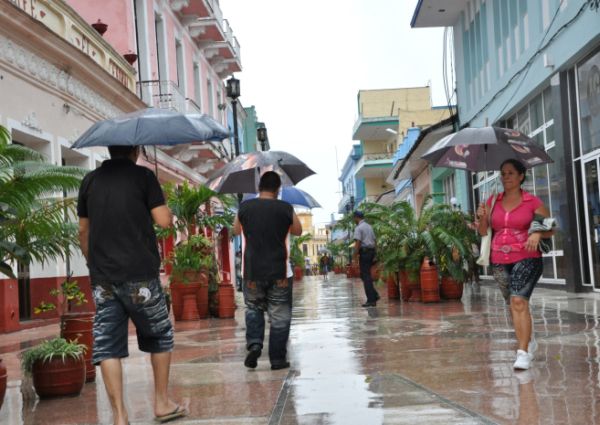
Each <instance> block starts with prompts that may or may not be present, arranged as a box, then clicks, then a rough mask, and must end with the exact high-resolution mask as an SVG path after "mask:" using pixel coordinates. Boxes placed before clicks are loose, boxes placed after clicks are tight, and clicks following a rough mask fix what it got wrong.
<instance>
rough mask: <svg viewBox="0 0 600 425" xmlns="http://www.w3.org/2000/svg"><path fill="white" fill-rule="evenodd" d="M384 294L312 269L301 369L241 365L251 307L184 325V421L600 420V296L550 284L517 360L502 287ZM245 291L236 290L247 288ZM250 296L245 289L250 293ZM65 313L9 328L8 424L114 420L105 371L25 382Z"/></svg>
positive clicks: (146, 368) (346, 424)
mask: <svg viewBox="0 0 600 425" xmlns="http://www.w3.org/2000/svg"><path fill="white" fill-rule="evenodd" d="M380 293H381V294H382V300H381V301H380V302H379V303H378V306H377V307H376V308H368V309H364V308H361V307H360V304H361V302H363V299H364V296H363V291H362V285H361V283H360V281H359V280H356V279H354V280H347V279H345V278H342V277H339V276H336V277H335V278H332V279H330V280H329V281H327V282H324V281H322V280H321V279H319V278H305V279H304V281H303V282H300V283H298V284H296V285H295V288H294V313H293V314H294V319H293V325H292V334H291V341H290V360H291V362H292V367H291V369H289V370H282V371H271V370H270V368H269V363H268V359H267V358H266V357H264V356H263V357H262V358H261V359H259V366H258V368H257V369H256V370H254V371H249V370H246V369H245V368H244V367H243V365H242V362H243V358H244V355H245V344H244V321H243V308H239V309H238V310H237V312H236V317H235V319H229V320H219V319H213V320H203V321H198V322H185V323H183V322H181V323H177V324H176V329H177V332H176V350H175V352H174V355H173V368H172V379H171V382H172V385H171V386H172V392H173V395H174V397H176V398H178V399H180V398H189V399H190V411H191V414H190V416H189V417H188V418H186V419H185V420H181V421H179V422H175V423H180V424H231V425H240V424H252V425H254V424H269V425H275V424H281V425H295V424H301V425H312V424H328V425H329V424H331V425H334V424H336V425H337V424H343V425H352V424H368V425H371V424H373V425H376V424H494V423H497V424H572V425H579V424H594V423H600V418H599V416H600V373H599V372H600V369H599V367H598V363H599V360H600V354H599V347H600V335H599V332H598V320H599V317H600V297H599V296H598V295H596V294H585V295H581V294H566V293H565V292H562V291H551V290H543V289H538V290H536V292H535V293H534V297H533V304H534V320H535V329H536V335H537V339H538V343H539V349H538V351H537V353H536V360H535V362H534V367H533V369H531V370H530V371H526V372H518V373H515V372H514V371H513V370H512V362H513V361H514V349H515V341H514V335H513V332H512V326H511V321H510V315H509V312H508V310H507V309H506V307H505V306H504V305H503V302H502V298H501V296H500V294H499V292H498V291H496V290H495V289H494V288H493V286H491V285H484V286H479V285H475V286H471V285H466V286H465V293H464V296H463V299H462V300H461V301H447V302H442V303H439V304H420V303H401V302H400V301H397V300H390V301H387V300H385V296H384V295H385V290H384V288H380ZM239 295H240V294H238V297H239ZM238 304H239V305H241V299H238ZM56 333H58V325H52V326H47V327H44V328H39V329H36V330H28V331H23V332H19V333H15V334H8V335H2V342H1V346H0V349H1V350H2V354H1V355H2V357H3V360H4V362H5V363H6V364H7V367H8V369H9V388H8V391H7V395H6V398H5V400H4V405H3V406H2V409H1V410H0V424H2V425H5V424H6V425H8V424H9V425H18V424H65V425H66V424H110V423H111V418H110V410H109V407H108V400H107V398H106V395H105V393H104V390H103V386H102V378H101V376H100V375H99V374H98V378H97V382H96V383H91V384H86V386H85V388H84V391H83V393H82V394H81V396H80V397H78V398H69V399H56V400H44V401H38V400H35V398H33V397H32V396H31V392H30V391H28V390H27V389H26V388H28V387H29V386H28V385H27V384H23V385H22V381H21V374H20V371H19V360H18V357H17V355H18V353H19V352H20V351H21V350H23V349H24V348H26V347H28V346H30V345H31V344H33V343H35V342H36V341H38V340H41V339H43V338H47V337H51V336H54V335H55V334H56ZM136 345H137V344H136V342H135V334H133V333H132V334H130V353H131V356H130V357H129V358H128V359H127V360H126V361H125V380H126V382H125V385H126V394H127V400H126V402H127V405H128V406H129V409H130V418H131V420H132V424H150V423H152V419H153V418H152V405H151V400H152V397H151V394H152V393H151V391H152V378H151V365H150V362H149V357H148V356H146V355H144V354H143V353H140V352H139V351H138V350H137V348H136Z"/></svg>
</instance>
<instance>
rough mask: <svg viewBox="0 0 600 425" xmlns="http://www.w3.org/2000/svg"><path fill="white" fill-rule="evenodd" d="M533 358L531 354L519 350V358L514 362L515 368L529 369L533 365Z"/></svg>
mask: <svg viewBox="0 0 600 425" xmlns="http://www.w3.org/2000/svg"><path fill="white" fill-rule="evenodd" d="M531 360H533V357H532V356H531V354H529V353H527V352H526V351H523V350H517V360H516V361H515V364H513V368H514V369H521V370H527V369H529V366H531Z"/></svg>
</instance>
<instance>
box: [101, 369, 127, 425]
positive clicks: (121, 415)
mask: <svg viewBox="0 0 600 425" xmlns="http://www.w3.org/2000/svg"><path fill="white" fill-rule="evenodd" d="M100 371H101V372H102V379H103V380H104V386H105V387H106V393H107V394H108V400H109V401H110V406H111V407H112V411H113V420H114V424H115V425H127V424H128V417H127V409H126V408H125V403H124V402H123V371H122V368H121V359H106V360H103V361H102V362H100Z"/></svg>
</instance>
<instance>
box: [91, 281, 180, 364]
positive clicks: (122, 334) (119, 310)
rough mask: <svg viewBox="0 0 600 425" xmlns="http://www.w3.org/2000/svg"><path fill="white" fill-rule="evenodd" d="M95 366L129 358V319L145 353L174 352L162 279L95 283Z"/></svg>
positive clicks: (93, 288) (93, 289)
mask: <svg viewBox="0 0 600 425" xmlns="http://www.w3.org/2000/svg"><path fill="white" fill-rule="evenodd" d="M92 293H93V296H94V302H95V303H96V317H95V319H94V352H93V355H92V361H93V362H94V364H95V365H97V364H99V363H100V362H101V361H103V360H107V359H114V358H121V357H127V356H128V355H129V351H128V349H127V339H128V325H129V319H130V318H131V320H132V321H133V323H134V325H135V328H136V333H137V340H138V347H139V348H140V350H141V351H144V352H146V353H163V352H167V351H172V350H173V325H172V324H171V320H170V319H169V313H168V311H167V304H166V301H165V295H164V293H163V290H162V287H161V285H160V280H159V279H152V280H146V281H139V282H122V283H121V282H120V283H93V285H92Z"/></svg>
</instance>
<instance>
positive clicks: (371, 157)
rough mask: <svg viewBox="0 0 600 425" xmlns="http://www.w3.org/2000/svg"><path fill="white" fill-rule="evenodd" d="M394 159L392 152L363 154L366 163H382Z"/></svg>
mask: <svg viewBox="0 0 600 425" xmlns="http://www.w3.org/2000/svg"><path fill="white" fill-rule="evenodd" d="M393 157H394V154H393V153H390V152H376V153H363V156H362V158H363V160H364V161H365V162H366V161H381V160H387V159H392V158H393Z"/></svg>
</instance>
